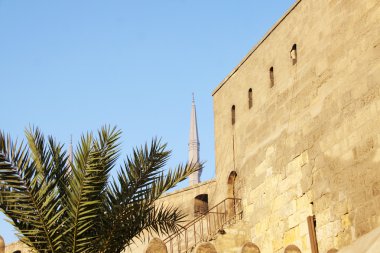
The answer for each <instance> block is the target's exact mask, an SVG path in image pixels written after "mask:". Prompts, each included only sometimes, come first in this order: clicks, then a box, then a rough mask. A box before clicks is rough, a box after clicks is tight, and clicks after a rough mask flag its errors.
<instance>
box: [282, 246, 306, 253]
mask: <svg viewBox="0 0 380 253" xmlns="http://www.w3.org/2000/svg"><path fill="white" fill-rule="evenodd" d="M284 253H302V252H301V250H300V249H299V248H298V247H297V246H296V245H289V246H288V247H286V248H285V250H284Z"/></svg>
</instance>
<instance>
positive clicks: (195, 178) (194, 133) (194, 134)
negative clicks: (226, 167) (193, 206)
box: [189, 93, 202, 185]
mask: <svg viewBox="0 0 380 253" xmlns="http://www.w3.org/2000/svg"><path fill="white" fill-rule="evenodd" d="M189 163H195V164H197V165H198V166H199V137H198V124H197V112H196V109H195V99H194V93H193V101H192V105H191V115H190V136H189ZM201 174H202V170H198V171H196V172H194V173H193V174H191V175H190V176H189V181H190V185H194V184H198V183H199V182H200V178H201Z"/></svg>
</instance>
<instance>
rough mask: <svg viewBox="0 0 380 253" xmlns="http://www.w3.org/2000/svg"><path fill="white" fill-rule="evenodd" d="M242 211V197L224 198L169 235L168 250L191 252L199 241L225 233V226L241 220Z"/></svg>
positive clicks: (172, 251) (182, 252)
mask: <svg viewBox="0 0 380 253" xmlns="http://www.w3.org/2000/svg"><path fill="white" fill-rule="evenodd" d="M242 213H243V211H242V206H241V199H237V198H227V199H224V200H223V201H221V202H219V203H218V204H217V205H215V206H214V207H212V208H211V209H209V210H208V211H207V212H206V213H204V214H202V215H200V216H199V217H197V218H195V219H194V220H192V221H190V222H189V223H187V224H186V225H185V226H183V227H182V228H181V229H179V230H178V231H177V232H176V233H173V234H172V235H170V236H169V237H167V238H166V239H165V240H164V242H165V243H166V246H167V248H168V252H169V253H174V252H175V253H188V252H191V250H192V249H193V248H195V247H196V246H197V245H198V244H199V243H201V242H207V241H210V240H212V239H213V238H214V237H215V236H216V235H217V234H218V233H221V234H223V233H224V230H223V227H224V226H226V225H230V224H234V223H235V222H236V220H238V219H239V220H240V219H241V218H242Z"/></svg>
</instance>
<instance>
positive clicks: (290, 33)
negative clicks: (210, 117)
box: [133, 0, 380, 253]
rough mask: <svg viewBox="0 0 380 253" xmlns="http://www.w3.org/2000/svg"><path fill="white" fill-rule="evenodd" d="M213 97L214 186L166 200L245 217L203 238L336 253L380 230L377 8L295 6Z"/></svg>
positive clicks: (233, 246)
mask: <svg viewBox="0 0 380 253" xmlns="http://www.w3.org/2000/svg"><path fill="white" fill-rule="evenodd" d="M212 95H213V101H214V125H215V161H216V168H215V170H216V176H215V179H214V180H212V181H208V182H204V183H201V184H199V185H193V186H190V187H188V188H185V189H183V190H179V191H176V192H174V193H171V194H168V195H166V196H164V197H163V198H162V201H163V202H167V203H176V204H178V205H179V206H182V207H184V209H185V210H186V211H187V212H188V213H189V214H190V215H191V216H192V217H194V218H196V208H197V203H199V202H198V198H199V196H201V195H204V196H205V195H206V194H207V202H208V203H207V204H208V207H209V208H210V209H211V208H212V207H213V206H216V205H217V204H218V203H220V202H223V201H224V200H226V199H228V198H237V199H239V200H236V201H241V203H240V204H239V205H240V206H239V210H240V208H241V210H242V213H241V217H240V219H239V220H238V219H236V221H235V222H234V224H229V223H228V222H227V224H224V225H223V226H222V230H221V231H222V233H221V231H219V233H216V234H213V236H212V237H203V238H200V239H202V240H203V241H210V242H211V243H212V244H213V245H214V246H215V248H216V251H217V252H243V251H244V249H242V248H243V247H244V245H245V243H252V244H254V245H255V247H257V248H258V249H259V250H260V252H262V253H272V252H276V253H280V252H281V253H283V252H304V253H305V252H306V253H309V252H317V250H318V251H319V252H321V253H325V252H328V251H329V252H336V249H342V248H343V247H344V246H347V245H350V244H352V242H354V241H356V239H357V238H359V237H360V236H362V235H364V234H366V233H368V232H370V231H372V230H375V229H376V228H377V227H379V226H380V129H379V127H378V126H379V125H380V117H379V113H380V2H379V1H378V0H365V1H353V0H333V1H328V0H320V1H313V0H299V1H296V3H295V4H294V5H293V7H291V9H290V10H289V11H288V12H287V13H286V14H285V15H284V16H283V17H282V18H281V19H280V20H279V21H278V22H277V24H275V25H274V27H273V28H272V29H271V30H270V31H269V32H268V33H267V34H266V35H265V36H264V38H263V39H262V40H261V41H260V42H259V43H258V44H257V45H256V46H255V47H254V48H253V49H252V50H251V51H250V52H249V53H248V54H247V56H246V57H245V58H244V59H243V60H242V61H241V63H240V64H239V65H238V66H237V67H236V68H235V69H234V70H233V71H232V72H231V73H230V74H229V75H228V76H227V77H226V78H225V79H224V80H223V81H222V82H221V83H220V84H219V85H218V86H217V88H216V89H215V90H214V92H213V94H212ZM204 199H206V198H204ZM240 199H241V200H240ZM235 203H236V202H235ZM226 206H227V207H226V211H225V209H223V212H225V214H224V215H225V216H226V217H228V212H229V211H228V209H229V206H230V207H231V204H229V203H228V201H227V202H226ZM235 209H236V206H235ZM213 211H214V212H215V210H213ZM210 212H212V211H211V210H210ZM234 214H238V213H234ZM207 216H211V214H209V215H207V214H206V215H205V217H207ZM211 217H212V216H211ZM206 219H207V218H206ZM211 219H212V218H211ZM207 222H208V221H207ZM207 222H206V223H207ZM196 224H197V223H196ZM196 224H195V225H194V226H196ZM200 224H201V222H198V226H199V227H200V226H201V225H200ZM209 225H210V224H206V225H204V226H203V227H205V226H206V227H207V226H209ZM211 226H212V225H211ZM195 230H196V231H197V232H196V233H193V232H194V231H195ZM214 232H215V231H214ZM182 234H184V231H182ZM191 234H199V235H200V234H201V232H200V228H199V229H192V228H191V227H189V228H188V233H187V234H186V236H187V238H185V236H183V235H182V237H181V235H180V234H177V235H174V236H173V237H172V239H171V240H170V238H169V240H168V239H166V240H165V242H166V243H167V247H168V251H169V252H171V251H172V249H171V247H172V248H173V245H170V243H172V244H174V251H175V252H178V248H179V247H181V250H182V249H185V248H189V247H190V246H191V245H190V244H193V243H194V239H190V237H194V236H193V235H191ZM176 236H177V237H179V238H180V242H178V240H177V239H175V237H176ZM185 240H187V241H189V240H190V241H191V243H190V244H189V243H188V242H187V243H184V241H185ZM186 244H188V245H187V246H186ZM176 245H177V246H176ZM178 245H180V246H178ZM189 245H190V246H189ZM247 247H248V246H247ZM140 248H142V247H140ZM377 250H378V251H372V252H380V250H379V249H377ZM133 252H138V251H133ZM181 252H182V251H181ZM183 252H184V251H183ZM199 252H200V251H199ZM210 252H211V251H210ZM244 252H256V251H244ZM345 252H346V251H345ZM355 252H357V251H355ZM363 252H364V251H363Z"/></svg>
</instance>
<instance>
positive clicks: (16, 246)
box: [5, 242, 33, 253]
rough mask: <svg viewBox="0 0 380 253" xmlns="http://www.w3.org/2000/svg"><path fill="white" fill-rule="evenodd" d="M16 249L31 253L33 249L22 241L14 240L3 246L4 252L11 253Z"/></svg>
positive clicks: (23, 252) (22, 252)
mask: <svg viewBox="0 0 380 253" xmlns="http://www.w3.org/2000/svg"><path fill="white" fill-rule="evenodd" d="M17 250H19V251H20V252H21V253H33V251H32V250H30V248H29V247H28V246H26V245H25V244H23V243H22V242H14V243H11V244H8V245H6V247H5V253H13V252H15V251H17Z"/></svg>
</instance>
